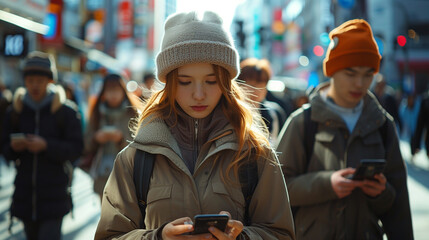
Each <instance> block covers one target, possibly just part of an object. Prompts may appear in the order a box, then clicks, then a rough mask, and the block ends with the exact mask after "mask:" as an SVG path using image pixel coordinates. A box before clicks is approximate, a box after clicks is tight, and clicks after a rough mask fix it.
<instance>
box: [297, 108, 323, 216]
mask: <svg viewBox="0 0 429 240" xmlns="http://www.w3.org/2000/svg"><path fill="white" fill-rule="evenodd" d="M303 109H304V113H303V114H304V142H303V144H304V151H305V169H306V171H307V170H308V164H309V163H310V159H311V156H312V155H313V148H314V142H315V136H316V132H317V122H315V121H312V120H311V105H310V104H305V105H304V106H303ZM291 210H292V215H293V217H294V218H295V216H296V213H297V212H298V210H299V207H291Z"/></svg>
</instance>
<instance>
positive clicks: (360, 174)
mask: <svg viewBox="0 0 429 240" xmlns="http://www.w3.org/2000/svg"><path fill="white" fill-rule="evenodd" d="M385 166H386V160H384V159H362V160H360V164H359V166H358V167H357V169H356V171H355V173H354V174H353V175H352V176H351V179H352V180H364V179H370V180H374V175H375V174H379V173H382V172H383V171H384V168H385Z"/></svg>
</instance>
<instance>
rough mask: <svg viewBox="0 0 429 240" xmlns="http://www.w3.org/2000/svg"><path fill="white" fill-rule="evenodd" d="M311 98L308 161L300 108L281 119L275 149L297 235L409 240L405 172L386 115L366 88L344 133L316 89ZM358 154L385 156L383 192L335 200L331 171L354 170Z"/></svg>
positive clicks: (359, 193) (342, 125)
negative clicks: (356, 117) (312, 133)
mask: <svg viewBox="0 0 429 240" xmlns="http://www.w3.org/2000/svg"><path fill="white" fill-rule="evenodd" d="M313 96H314V97H313V98H312V99H311V119H312V120H313V121H315V122H317V124H318V130H317V132H316V135H315V142H314V148H313V154H312V155H311V156H310V158H309V160H307V157H306V152H305V147H304V139H303V138H304V127H305V126H304V114H303V110H302V108H301V109H298V110H297V111H296V112H294V113H293V114H292V115H291V117H290V118H289V119H288V120H287V122H286V124H285V126H284V128H283V129H282V132H281V133H280V134H281V138H280V142H279V145H278V147H277V151H278V152H280V153H281V154H280V157H279V160H280V162H281V163H282V164H283V172H284V174H285V178H286V182H287V186H288V190H289V194H290V202H291V206H292V207H298V211H297V212H296V214H295V216H294V217H295V226H296V235H297V239H321V240H322V239H383V237H382V235H383V232H385V233H386V234H387V236H388V238H389V239H413V230H412V223H411V213H410V205H409V197H408V189H407V172H406V169H405V164H404V161H403V159H402V155H401V152H400V149H399V141H398V137H397V135H396V129H395V124H394V122H393V119H392V117H391V116H390V115H389V114H388V113H386V111H385V110H384V109H383V108H382V107H381V106H380V104H378V102H377V100H376V99H375V97H374V95H373V94H371V93H370V92H368V94H367V95H366V96H365V97H364V99H363V100H364V106H363V110H362V114H361V116H360V118H359V120H358V122H357V123H356V126H355V128H354V129H353V132H351V133H350V132H349V130H348V128H347V126H346V124H345V122H344V121H343V119H342V118H341V117H340V116H339V115H338V114H337V113H335V112H334V111H333V110H331V108H329V107H328V106H327V105H326V103H325V102H324V100H323V99H322V98H321V96H320V95H319V92H317V93H316V94H315V95H313ZM385 121H388V123H387V124H388V125H387V130H386V131H385V134H386V136H385V137H383V136H381V131H380V130H379V128H380V127H381V126H382V125H383V124H384V122H385ZM383 139H386V142H385V143H384V142H383ZM364 158H375V159H379V158H385V159H386V162H387V164H386V168H385V171H384V175H385V176H386V178H387V183H386V190H385V191H383V192H382V193H381V194H380V195H379V196H377V197H375V198H371V197H368V196H367V195H365V194H364V193H363V192H362V191H361V190H360V189H359V188H358V189H355V190H354V191H353V192H352V194H351V195H349V196H347V197H345V198H342V199H339V198H338V197H337V195H336V194H335V192H334V190H333V189H332V185H331V175H332V174H333V173H334V172H335V171H337V170H340V169H344V168H347V167H353V168H356V167H357V166H358V164H359V161H360V159H364ZM307 161H309V162H307ZM379 220H381V221H382V223H383V225H384V226H383V228H384V229H382V228H381V227H380V226H379V224H378V222H379Z"/></svg>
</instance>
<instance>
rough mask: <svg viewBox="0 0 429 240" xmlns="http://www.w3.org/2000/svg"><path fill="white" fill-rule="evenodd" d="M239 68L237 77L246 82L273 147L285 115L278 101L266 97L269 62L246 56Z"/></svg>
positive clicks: (269, 75) (248, 92)
mask: <svg viewBox="0 0 429 240" xmlns="http://www.w3.org/2000/svg"><path fill="white" fill-rule="evenodd" d="M240 68H241V72H240V75H239V76H238V79H239V80H242V81H244V82H245V83H246V85H245V86H247V87H246V93H247V94H248V95H249V99H250V100H251V103H252V105H253V106H254V107H255V108H257V109H258V110H259V112H260V113H261V115H262V119H263V120H264V122H265V124H266V125H267V127H268V131H269V132H270V137H269V140H270V143H271V145H272V146H273V147H275V144H276V143H277V136H278V134H279V132H280V129H281V128H282V126H283V124H284V122H285V121H286V118H287V116H286V113H285V111H284V110H283V108H282V107H281V106H280V105H279V104H278V103H276V102H271V101H268V100H267V99H266V96H267V93H268V89H267V84H268V81H269V80H270V78H271V72H272V70H271V66H270V62H269V61H268V60H267V59H256V58H248V59H245V60H243V61H242V62H241V63H240Z"/></svg>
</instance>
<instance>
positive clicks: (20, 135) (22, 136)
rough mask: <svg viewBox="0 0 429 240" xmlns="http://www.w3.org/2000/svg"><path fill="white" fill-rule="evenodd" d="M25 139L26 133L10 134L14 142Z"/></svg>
mask: <svg viewBox="0 0 429 240" xmlns="http://www.w3.org/2000/svg"><path fill="white" fill-rule="evenodd" d="M25 138H26V137H25V134H24V133H11V134H10V139H11V140H12V141H20V140H24V139H25Z"/></svg>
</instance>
